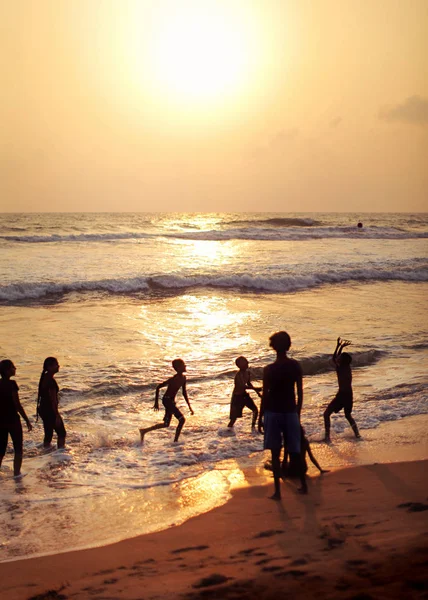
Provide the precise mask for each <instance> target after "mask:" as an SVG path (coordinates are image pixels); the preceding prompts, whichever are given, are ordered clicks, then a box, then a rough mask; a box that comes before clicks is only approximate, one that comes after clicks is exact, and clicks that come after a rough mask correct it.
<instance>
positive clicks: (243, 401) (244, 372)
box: [228, 356, 261, 429]
mask: <svg viewBox="0 0 428 600" xmlns="http://www.w3.org/2000/svg"><path fill="white" fill-rule="evenodd" d="M235 365H236V366H237V367H238V368H239V371H238V372H237V373H236V375H235V385H234V388H233V392H232V399H231V401H230V417H229V418H230V421H229V424H228V427H233V426H234V424H235V421H236V419H240V418H241V417H242V410H243V408H244V406H246V407H247V408H249V409H250V410H252V411H253V420H252V422H251V429H255V427H256V423H257V417H258V414H259V409H258V408H257V406H256V404H255V402H254V400H253V399H252V398H251V396H250V394H249V393H248V392H247V389H251V390H254V391H255V392H256V393H257V394H258V395H259V396H260V393H259V391H260V389H261V388H255V387H254V386H253V384H252V383H251V381H250V371H249V369H248V360H247V359H246V358H245V356H239V357H238V358H237V359H236V360H235Z"/></svg>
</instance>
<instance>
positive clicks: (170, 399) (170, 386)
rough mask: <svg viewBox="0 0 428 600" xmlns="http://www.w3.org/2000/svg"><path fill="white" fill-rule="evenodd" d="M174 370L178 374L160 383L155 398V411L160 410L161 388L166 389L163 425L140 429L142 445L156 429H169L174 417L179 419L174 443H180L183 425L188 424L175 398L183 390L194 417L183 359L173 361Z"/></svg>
mask: <svg viewBox="0 0 428 600" xmlns="http://www.w3.org/2000/svg"><path fill="white" fill-rule="evenodd" d="M172 366H173V369H174V370H175V371H176V374H175V375H173V377H170V378H169V379H167V380H166V381H164V382H163V383H160V384H159V385H158V386H157V388H156V396H155V405H154V407H153V408H154V410H156V411H157V410H159V392H160V390H161V388H163V387H166V392H165V394H164V396H163V398H162V404H163V405H164V407H165V415H164V417H163V421H162V423H157V424H156V425H152V426H151V427H146V428H144V429H140V436H141V443H143V441H144V436H145V435H146V433H148V432H149V431H154V430H155V429H163V428H164V427H169V426H170V423H171V419H172V417H173V415H174V417H175V418H176V419H178V425H177V429H176V430H175V437H174V442H178V438H179V436H180V432H181V430H182V429H183V425H184V423H185V422H186V419H185V418H184V415H183V414H182V412H181V411H180V409H179V408H178V407H177V405H176V404H175V397H176V395H177V392H178V390H179V389H180V388H181V389H182V392H183V396H184V399H185V400H186V402H187V405H188V407H189V410H190V414H191V415H193V414H194V413H193V410H192V407H191V406H190V402H189V398H188V396H187V390H186V376H185V374H184V373H185V372H186V365H185V363H184V360H181V358H176V359H175V360H173V361H172Z"/></svg>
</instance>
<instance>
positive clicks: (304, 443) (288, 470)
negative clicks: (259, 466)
mask: <svg viewBox="0 0 428 600" xmlns="http://www.w3.org/2000/svg"><path fill="white" fill-rule="evenodd" d="M300 440H301V445H300V454H301V460H302V461H303V469H304V471H305V473H307V472H308V463H307V460H306V454H307V455H308V456H309V458H310V460H311V462H312V464H313V465H315V466H316V468H317V469H318V471H319V472H320V473H321V475H322V474H323V473H328V472H329V471H328V469H322V468H321V467H320V465H319V463H318V461H317V459H316V458H315V456H314V455H313V452H312V449H311V445H310V443H309V440H308V438H307V437H306V433H305V430H304V429H303V427H302V426H300ZM288 459H289V454H288V450H287V448H286V447H284V458H283V460H282V465H281V470H282V474H283V477H299V476H300V465H299V463H298V462H297V463H296V461H295V460H294V459H292V458H290V460H288Z"/></svg>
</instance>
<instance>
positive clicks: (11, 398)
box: [0, 359, 32, 477]
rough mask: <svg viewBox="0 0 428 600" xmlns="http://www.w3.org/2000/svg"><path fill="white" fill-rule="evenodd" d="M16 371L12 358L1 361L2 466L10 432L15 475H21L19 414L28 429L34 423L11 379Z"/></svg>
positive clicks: (0, 416) (0, 426)
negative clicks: (31, 421)
mask: <svg viewBox="0 0 428 600" xmlns="http://www.w3.org/2000/svg"><path fill="white" fill-rule="evenodd" d="M15 373H16V368H15V365H14V364H13V362H12V361H11V360H8V359H6V360H2V361H1V362H0V375H1V379H0V466H1V463H2V460H3V458H4V455H5V454H6V448H7V439H8V436H9V434H10V437H11V438H12V443H13V450H14V452H15V455H14V458H13V475H14V477H19V476H20V475H21V465H22V441H23V440H22V425H21V419H20V418H19V415H21V417H22V418H23V419H24V421H25V422H26V424H27V429H28V431H31V430H32V425H31V423H30V420H29V418H28V417H27V415H26V413H25V410H24V409H23V408H22V405H21V403H20V401H19V396H18V390H19V387H18V384H17V383H16V381H15V380H14V379H11V377H14V375H15Z"/></svg>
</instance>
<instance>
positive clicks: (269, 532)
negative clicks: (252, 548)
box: [253, 529, 284, 539]
mask: <svg viewBox="0 0 428 600" xmlns="http://www.w3.org/2000/svg"><path fill="white" fill-rule="evenodd" d="M281 533H284V530H283V529H268V530H267V531H261V532H260V533H258V534H257V535H255V536H254V537H253V539H258V538H266V537H272V536H273V535H279V534H281Z"/></svg>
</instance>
